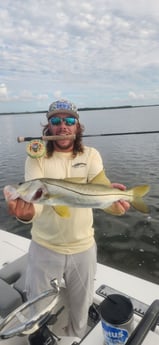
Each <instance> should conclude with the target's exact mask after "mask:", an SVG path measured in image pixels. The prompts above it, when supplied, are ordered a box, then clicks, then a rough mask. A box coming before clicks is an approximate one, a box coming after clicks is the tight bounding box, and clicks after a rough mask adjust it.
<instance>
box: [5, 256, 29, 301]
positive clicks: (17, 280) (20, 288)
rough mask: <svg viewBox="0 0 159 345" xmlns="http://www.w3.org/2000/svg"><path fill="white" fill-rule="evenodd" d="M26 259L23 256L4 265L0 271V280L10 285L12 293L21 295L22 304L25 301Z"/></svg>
mask: <svg viewBox="0 0 159 345" xmlns="http://www.w3.org/2000/svg"><path fill="white" fill-rule="evenodd" d="M27 257H28V254H25V255H23V256H21V257H20V258H18V259H16V260H15V261H13V262H11V263H9V264H6V265H5V266H4V267H3V268H2V269H1V270H0V279H1V280H3V281H4V282H6V283H7V284H8V285H10V287H11V290H13V293H14V291H16V292H17V293H19V294H20V295H21V299H22V303H23V302H25V301H26V292H25V272H26V266H27ZM0 296H1V291H0ZM0 299H1V298H0Z"/></svg>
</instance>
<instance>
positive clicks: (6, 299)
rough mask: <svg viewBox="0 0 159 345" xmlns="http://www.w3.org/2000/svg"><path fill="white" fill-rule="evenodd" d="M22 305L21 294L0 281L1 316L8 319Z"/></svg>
mask: <svg viewBox="0 0 159 345" xmlns="http://www.w3.org/2000/svg"><path fill="white" fill-rule="evenodd" d="M22 303H23V301H22V297H21V295H20V294H19V292H18V291H17V290H15V289H14V288H13V287H12V286H11V285H9V284H8V283H6V282H5V281H4V280H2V279H0V316H1V317H3V318H4V317H6V316H7V315H8V314H9V313H11V312H12V311H13V310H14V309H16V308H17V307H19V306H20V305H21V304H22Z"/></svg>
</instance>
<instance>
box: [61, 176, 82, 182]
mask: <svg viewBox="0 0 159 345" xmlns="http://www.w3.org/2000/svg"><path fill="white" fill-rule="evenodd" d="M64 181H67V182H72V183H86V178H85V177H65V178H64Z"/></svg>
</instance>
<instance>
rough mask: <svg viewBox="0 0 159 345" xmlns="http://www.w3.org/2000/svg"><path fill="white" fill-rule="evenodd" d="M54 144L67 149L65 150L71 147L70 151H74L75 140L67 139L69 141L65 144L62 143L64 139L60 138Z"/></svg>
mask: <svg viewBox="0 0 159 345" xmlns="http://www.w3.org/2000/svg"><path fill="white" fill-rule="evenodd" d="M54 144H55V146H56V147H57V148H58V149H59V150H62V151H65V150H69V149H70V151H72V149H73V144H74V142H73V141H70V140H69V141H68V140H67V142H66V143H65V144H64V143H63V144H62V140H59V141H55V143H54Z"/></svg>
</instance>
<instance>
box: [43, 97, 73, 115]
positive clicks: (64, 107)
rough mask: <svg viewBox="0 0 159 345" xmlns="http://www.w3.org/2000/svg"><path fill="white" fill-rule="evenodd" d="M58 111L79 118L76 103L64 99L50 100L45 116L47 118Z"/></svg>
mask: <svg viewBox="0 0 159 345" xmlns="http://www.w3.org/2000/svg"><path fill="white" fill-rule="evenodd" d="M59 113H63V114H69V115H73V116H74V117H75V118H76V119H78V118H79V113H78V109H77V107H76V105H75V104H74V103H72V102H69V101H67V100H65V99H61V100H58V101H55V102H52V103H51V104H50V106H49V110H48V112H47V113H46V116H47V118H48V119H49V118H50V117H52V116H54V115H56V114H59Z"/></svg>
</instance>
